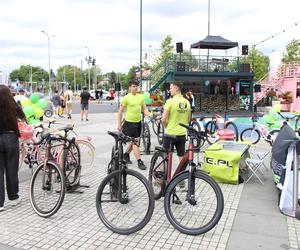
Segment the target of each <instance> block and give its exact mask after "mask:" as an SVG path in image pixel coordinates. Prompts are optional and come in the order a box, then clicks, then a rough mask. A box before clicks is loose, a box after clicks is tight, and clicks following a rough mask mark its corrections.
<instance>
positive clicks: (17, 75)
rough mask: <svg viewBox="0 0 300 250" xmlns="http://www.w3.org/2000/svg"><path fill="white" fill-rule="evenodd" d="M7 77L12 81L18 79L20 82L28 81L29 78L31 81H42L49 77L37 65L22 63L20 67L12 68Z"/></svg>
mask: <svg viewBox="0 0 300 250" xmlns="http://www.w3.org/2000/svg"><path fill="white" fill-rule="evenodd" d="M9 77H10V79H11V80H13V81H14V80H16V79H18V80H19V81H20V82H30V81H31V80H32V81H33V82H42V81H43V80H47V79H49V74H48V72H47V71H46V70H44V69H42V68H41V67H39V66H31V65H22V66H21V67H20V68H18V69H15V70H13V71H12V72H11V73H10V74H9ZM31 77H32V79H31Z"/></svg>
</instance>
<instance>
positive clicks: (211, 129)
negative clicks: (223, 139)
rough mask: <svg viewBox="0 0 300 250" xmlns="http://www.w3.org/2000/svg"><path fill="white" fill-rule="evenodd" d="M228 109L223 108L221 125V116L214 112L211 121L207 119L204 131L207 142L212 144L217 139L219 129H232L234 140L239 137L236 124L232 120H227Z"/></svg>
mask: <svg viewBox="0 0 300 250" xmlns="http://www.w3.org/2000/svg"><path fill="white" fill-rule="evenodd" d="M228 111H229V110H225V115H224V125H223V127H222V126H221V121H220V120H221V119H223V117H222V116H221V115H218V114H216V113H214V114H213V116H212V119H211V121H209V122H208V123H207V124H206V127H205V132H206V135H207V142H208V143H209V144H213V143H215V142H216V141H217V140H218V139H219V137H218V131H220V130H221V129H229V130H231V131H233V133H234V138H235V140H238V139H239V132H238V129H237V126H236V125H235V123H234V122H231V121H229V122H228Z"/></svg>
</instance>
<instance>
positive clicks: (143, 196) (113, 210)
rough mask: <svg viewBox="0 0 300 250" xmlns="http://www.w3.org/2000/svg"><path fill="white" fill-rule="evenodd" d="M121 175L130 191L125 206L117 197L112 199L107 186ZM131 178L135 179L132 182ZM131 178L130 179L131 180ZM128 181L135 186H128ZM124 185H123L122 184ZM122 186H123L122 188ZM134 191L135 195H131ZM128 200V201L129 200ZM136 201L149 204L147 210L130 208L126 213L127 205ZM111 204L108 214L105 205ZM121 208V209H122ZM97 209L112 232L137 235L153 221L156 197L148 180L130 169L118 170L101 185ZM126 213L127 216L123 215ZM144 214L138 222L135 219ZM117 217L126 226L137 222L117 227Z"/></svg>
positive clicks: (97, 197)
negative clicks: (105, 196) (104, 196)
mask: <svg viewBox="0 0 300 250" xmlns="http://www.w3.org/2000/svg"><path fill="white" fill-rule="evenodd" d="M119 174H121V175H122V179H123V178H125V177H126V182H127V185H126V187H125V188H126V191H128V194H127V196H124V199H125V200H126V201H127V203H126V204H125V202H123V204H122V203H121V202H120V200H119V198H117V197H115V198H114V199H112V198H111V194H110V192H109V187H108V189H107V190H105V189H106V186H107V184H108V186H109V182H110V181H111V180H113V179H115V178H116V177H117V178H118V177H119ZM129 176H131V177H133V179H132V180H129ZM131 177H130V178H131ZM128 180H129V181H133V182H134V185H132V184H131V185H128ZM137 181H139V182H140V184H142V186H144V187H145V191H146V193H144V192H143V190H142V189H141V187H142V186H139V185H138V183H137ZM122 185H123V184H122ZM122 185H121V186H122ZM131 191H133V193H131ZM131 194H134V195H136V196H137V198H136V197H134V198H133V197H131ZM103 195H108V197H107V198H106V199H108V200H106V199H103V197H102V196H103ZM127 199H128V200H127ZM134 199H137V202H138V204H144V202H147V203H148V204H146V206H147V209H138V210H135V209H134V207H130V209H128V210H126V211H125V209H126V208H125V207H124V206H126V205H127V204H128V205H129V204H130V203H132V202H133V201H134ZM108 202H111V203H110V204H109V205H108V208H107V210H108V212H106V208H104V204H106V203H108ZM116 204H117V205H116ZM120 206H121V207H120ZM96 209H97V213H98V216H99V218H100V220H101V221H102V223H103V224H104V225H105V226H106V227H107V228H108V229H110V230H111V231H113V232H115V233H118V234H124V235H128V234H132V233H135V232H137V231H139V230H141V229H142V228H143V227H144V226H145V225H146V224H147V223H148V222H149V220H150V219H151V216H152V214H153V211H154V196H153V190H152V188H151V186H150V185H149V184H148V181H147V179H146V178H145V177H144V176H143V175H142V174H140V173H138V172H137V171H134V170H130V169H123V170H117V171H114V172H112V173H111V174H109V175H108V176H106V177H105V178H104V179H103V181H102V182H101V183H100V185H99V187H98V190H97V194H96ZM123 212H125V214H123ZM141 213H142V216H141V218H139V219H138V220H139V221H137V218H133V217H138V215H139V214H141ZM108 216H112V217H113V218H112V219H113V221H110V218H109V217H108ZM117 216H120V220H121V221H122V222H124V223H125V224H128V223H130V222H135V225H133V226H131V227H129V228H125V226H122V225H116V223H118V222H117V221H116V220H117V219H116V218H117Z"/></svg>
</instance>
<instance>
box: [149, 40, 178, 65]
mask: <svg viewBox="0 0 300 250" xmlns="http://www.w3.org/2000/svg"><path fill="white" fill-rule="evenodd" d="M172 39H173V38H172V36H170V35H167V36H166V38H165V39H164V40H162V42H161V44H160V47H161V53H160V55H159V57H158V59H157V60H156V62H155V64H154V65H158V64H161V62H164V61H166V60H171V59H172V58H173V49H174V45H172ZM154 67H155V66H154Z"/></svg>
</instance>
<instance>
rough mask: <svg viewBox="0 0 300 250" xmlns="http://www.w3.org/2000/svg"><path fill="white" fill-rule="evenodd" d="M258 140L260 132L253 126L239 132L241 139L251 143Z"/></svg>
mask: <svg viewBox="0 0 300 250" xmlns="http://www.w3.org/2000/svg"><path fill="white" fill-rule="evenodd" d="M259 140H260V132H259V131H258V130H257V129H254V128H246V129H244V130H243V131H242V133H241V141H248V142H251V143H252V144H256V143H258V142H259Z"/></svg>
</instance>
